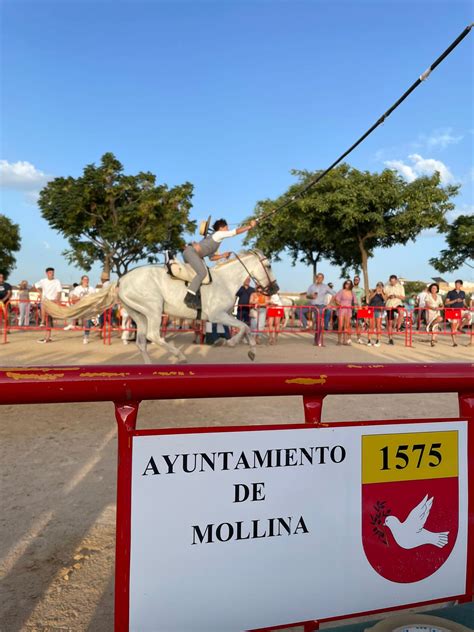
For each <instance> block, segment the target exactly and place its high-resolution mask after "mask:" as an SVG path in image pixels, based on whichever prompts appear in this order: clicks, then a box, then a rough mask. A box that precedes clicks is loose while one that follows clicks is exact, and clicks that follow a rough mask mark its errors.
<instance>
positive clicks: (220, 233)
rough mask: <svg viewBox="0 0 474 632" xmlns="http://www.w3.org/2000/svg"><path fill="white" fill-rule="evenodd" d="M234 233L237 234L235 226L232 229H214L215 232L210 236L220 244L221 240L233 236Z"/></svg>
mask: <svg viewBox="0 0 474 632" xmlns="http://www.w3.org/2000/svg"><path fill="white" fill-rule="evenodd" d="M235 235H237V229H236V228H234V229H233V230H216V232H215V233H213V234H212V235H211V238H212V239H213V240H214V241H217V243H218V244H220V243H221V241H223V240H224V239H226V238H227V237H234V236H235Z"/></svg>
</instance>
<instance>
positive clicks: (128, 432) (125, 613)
mask: <svg viewBox="0 0 474 632" xmlns="http://www.w3.org/2000/svg"><path fill="white" fill-rule="evenodd" d="M137 413H138V402H129V403H127V404H119V405H116V419H117V422H118V448H119V449H118V471H117V538H116V567H115V568H116V570H115V630H116V632H129V629H130V628H129V605H130V551H131V509H132V457H133V454H132V453H133V437H140V436H156V435H158V436H159V435H185V434H209V433H229V432H259V431H269V430H298V429H301V430H303V429H317V428H333V427H336V428H343V427H353V426H357V427H364V426H369V427H370V426H384V425H386V426H404V425H408V424H415V423H416V424H435V423H437V422H446V423H449V422H464V423H466V430H467V484H468V499H467V518H468V524H467V559H466V586H465V592H464V593H462V594H456V595H446V596H445V597H442V598H437V599H433V600H430V601H418V602H412V603H408V604H402V605H399V606H393V607H388V608H380V609H374V610H367V611H363V612H353V613H347V614H345V615H342V616H337V617H330V618H325V619H319V620H317V619H314V620H310V621H307V620H306V621H297V622H293V623H284V624H282V625H277V626H275V625H272V626H270V627H263V628H254V629H252V630H250V631H249V632H270V631H271V630H283V629H286V628H290V627H294V626H304V627H305V632H306V631H307V630H308V631H310V630H316V629H318V627H319V623H326V622H331V621H344V620H346V619H350V618H353V617H360V616H368V615H376V614H380V613H384V612H393V611H397V610H402V609H405V608H414V607H421V606H427V605H434V604H438V603H443V602H445V601H453V600H456V601H458V602H460V603H462V602H468V601H470V600H471V599H472V596H473V588H472V587H473V583H474V421H473V420H472V419H470V417H469V416H466V417H445V418H424V419H387V420H385V419H384V420H371V421H343V422H329V423H316V424H315V423H293V424H292V423H285V424H259V425H251V424H249V425H242V424H239V425H226V426H198V427H185V428H184V427H180V428H150V429H143V430H138V429H136V421H137Z"/></svg>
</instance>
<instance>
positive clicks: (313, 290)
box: [301, 272, 335, 347]
mask: <svg viewBox="0 0 474 632" xmlns="http://www.w3.org/2000/svg"><path fill="white" fill-rule="evenodd" d="M328 294H330V295H331V296H334V294H335V292H334V290H332V289H331V288H330V287H329V286H328V285H326V283H324V274H322V273H321V272H320V273H318V274H317V275H316V276H315V277H314V283H312V284H311V285H310V286H309V288H308V291H307V293H306V298H308V299H309V301H310V306H309V307H306V308H303V309H302V312H301V320H302V324H303V327H304V329H306V328H307V327H308V320H307V317H306V312H307V311H308V310H311V312H312V313H313V318H314V323H315V330H316V331H315V335H314V344H317V345H318V346H319V347H320V346H321V345H322V341H321V336H322V328H321V324H322V323H321V320H322V315H323V313H324V328H325V329H326V330H327V329H328V327H329V320H330V318H331V310H330V309H327V310H326V311H324V308H325V307H326V296H327V295H328Z"/></svg>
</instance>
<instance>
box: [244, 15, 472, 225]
mask: <svg viewBox="0 0 474 632" xmlns="http://www.w3.org/2000/svg"><path fill="white" fill-rule="evenodd" d="M473 26H474V23H472V24H469V25H468V26H466V28H465V29H464V31H463V32H462V33H460V35H458V37H457V38H456V39H455V40H454V41H453V42H452V43H451V44H450V45H449V46H448V48H447V49H446V50H445V51H444V52H443V53H441V55H440V56H439V57H438V58H437V59H436V60H435V61H434V62H433V63H432V64H431V66H430V67H429V68H427V69H426V70H425V72H423V73H422V74H421V75H420V76H419V77H418V79H417V80H416V81H415V82H413V83H412V85H411V86H410V87H409V88H408V90H406V91H405V92H404V93H403V94H402V96H401V97H400V98H399V99H398V100H397V101H395V103H394V104H393V105H392V106H390V107H389V108H388V110H387V111H386V112H384V114H382V116H381V117H380V118H379V119H377V121H376V122H375V123H374V124H373V125H372V127H370V128H369V129H368V130H367V131H366V132H365V133H364V134H362V136H361V137H360V138H359V139H358V140H356V142H355V143H354V144H353V145H351V146H350V147H349V149H347V150H346V151H345V152H344V153H343V154H341V155H340V156H339V158H337V160H335V161H334V162H333V163H332V164H331V165H329V167H328V168H327V169H325V170H324V171H323V172H322V173H320V174H318V175H317V176H316V177H315V178H313V179H312V180H309V182H307V183H306V184H305V185H304V186H303V187H301V189H300V190H299V191H298V192H297V193H295V194H294V195H292V196H291V197H289V198H288V199H286V200H285V201H284V202H282V203H281V204H279V205H278V206H277V207H276V208H274V209H273V210H271V211H269V212H268V213H264V214H263V215H260V216H259V217H257V218H255V219H256V220H257V221H258V222H261V221H262V220H264V219H267V217H271V216H272V215H274V214H275V213H277V212H278V211H281V210H282V209H284V208H285V207H287V206H289V205H290V204H291V203H292V202H294V201H295V200H297V199H298V198H300V197H301V196H302V195H304V194H305V193H306V191H308V190H309V189H311V188H312V187H314V186H315V185H316V184H317V183H318V182H320V181H321V180H322V179H323V178H324V176H325V175H327V174H328V173H329V172H330V171H331V170H332V169H334V167H335V166H336V165H338V164H339V163H340V162H341V161H342V160H344V158H345V157H346V156H348V155H349V154H350V153H351V152H352V151H353V150H354V149H355V148H356V147H357V146H358V145H360V144H361V143H362V142H363V141H364V140H365V139H366V138H367V136H369V135H370V134H372V132H373V131H374V130H375V129H376V128H377V127H378V126H379V125H381V124H382V123H384V122H385V120H386V119H387V118H388V117H389V116H390V114H391V113H392V112H393V111H394V110H396V109H397V108H398V106H399V105H400V104H401V103H403V101H405V99H406V98H407V97H408V96H409V95H410V94H411V93H412V92H413V91H414V90H415V89H416V88H417V87H418V86H419V85H420V83H422V82H423V81H425V80H426V79H427V78H428V77H429V75H430V74H431V73H432V72H433V70H434V69H435V68H436V67H437V66H439V65H440V63H441V62H442V61H443V60H444V59H446V57H447V56H448V55H449V54H450V53H451V52H452V51H453V50H454V49H455V48H456V46H457V45H458V44H460V42H462V40H463V39H464V38H465V37H466V35H468V33H469V32H470V31H471V29H472V27H473Z"/></svg>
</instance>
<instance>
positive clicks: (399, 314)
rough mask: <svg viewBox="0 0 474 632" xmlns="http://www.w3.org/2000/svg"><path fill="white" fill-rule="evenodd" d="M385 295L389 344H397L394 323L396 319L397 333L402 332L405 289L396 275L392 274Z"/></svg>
mask: <svg viewBox="0 0 474 632" xmlns="http://www.w3.org/2000/svg"><path fill="white" fill-rule="evenodd" d="M384 294H385V296H386V298H387V300H386V301H385V307H386V308H387V321H388V322H387V325H388V344H389V345H393V344H395V343H394V341H393V321H394V319H395V317H396V318H397V322H396V325H395V329H396V331H400V329H401V326H402V322H403V313H404V308H403V301H404V299H405V288H404V287H403V285H402V284H401V283H400V281H399V280H398V277H397V275H396V274H392V275H391V276H390V278H389V280H388V283H387V285H386V286H385V288H384Z"/></svg>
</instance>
